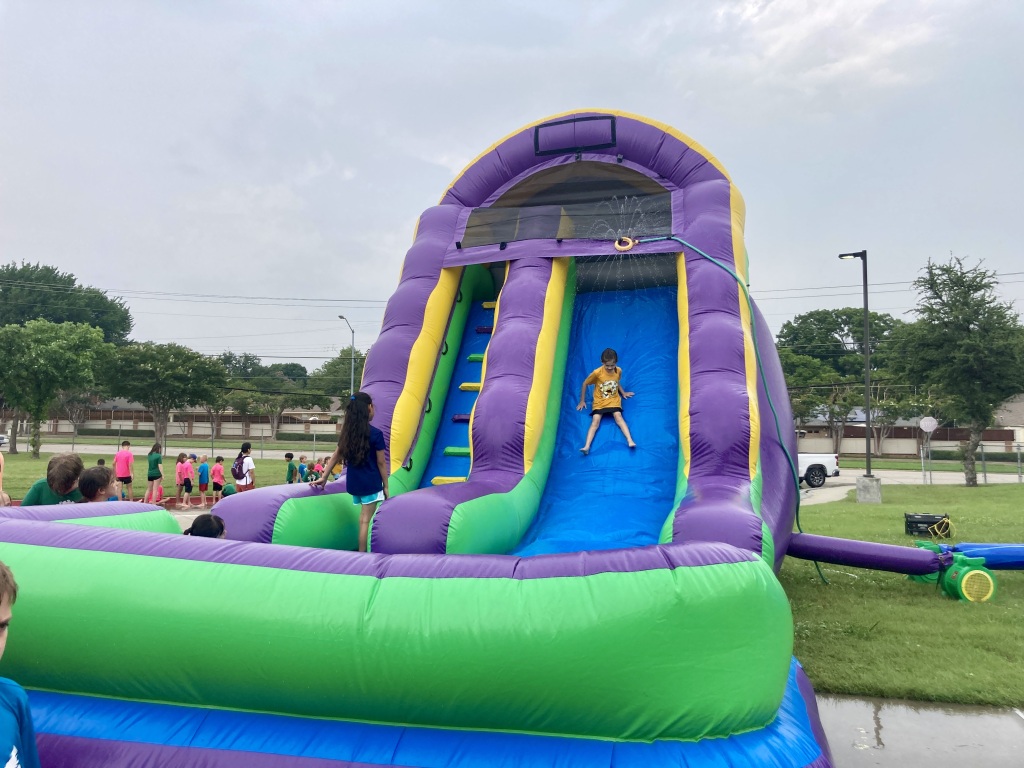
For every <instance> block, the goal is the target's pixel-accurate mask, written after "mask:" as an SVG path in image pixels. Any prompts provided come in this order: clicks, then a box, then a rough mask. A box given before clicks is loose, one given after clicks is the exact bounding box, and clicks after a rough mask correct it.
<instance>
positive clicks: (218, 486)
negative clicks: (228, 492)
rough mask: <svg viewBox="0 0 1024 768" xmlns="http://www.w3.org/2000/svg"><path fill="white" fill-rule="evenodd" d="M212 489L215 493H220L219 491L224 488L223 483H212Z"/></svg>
mask: <svg viewBox="0 0 1024 768" xmlns="http://www.w3.org/2000/svg"><path fill="white" fill-rule="evenodd" d="M204 490H205V489H204ZM213 490H214V492H216V493H220V492H221V491H223V490H224V486H223V485H222V484H221V483H214V484H213Z"/></svg>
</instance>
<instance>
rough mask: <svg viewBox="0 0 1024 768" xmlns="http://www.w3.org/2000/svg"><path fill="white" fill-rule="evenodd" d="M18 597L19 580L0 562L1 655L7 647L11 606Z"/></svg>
mask: <svg viewBox="0 0 1024 768" xmlns="http://www.w3.org/2000/svg"><path fill="white" fill-rule="evenodd" d="M17 599H18V582H16V581H15V580H14V574H13V573H11V569H10V568H8V567H7V565H6V564H5V563H2V562H0V656H3V655H4V648H6V647H7V627H8V626H9V625H10V623H11V606H12V605H14V601H15V600H17Z"/></svg>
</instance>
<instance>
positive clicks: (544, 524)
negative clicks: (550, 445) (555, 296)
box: [512, 287, 679, 556]
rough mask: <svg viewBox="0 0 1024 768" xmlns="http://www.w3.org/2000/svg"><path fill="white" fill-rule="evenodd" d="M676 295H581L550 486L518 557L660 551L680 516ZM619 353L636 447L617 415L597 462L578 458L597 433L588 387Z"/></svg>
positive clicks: (595, 454)
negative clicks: (608, 351) (673, 515)
mask: <svg viewBox="0 0 1024 768" xmlns="http://www.w3.org/2000/svg"><path fill="white" fill-rule="evenodd" d="M676 298H677V291H676V288H675V287H668V288H648V289H645V290H639V291H608V292H598V293H581V294H578V295H577V296H576V301H575V304H574V307H573V317H572V334H571V337H570V341H569V353H568V360H567V362H566V372H565V385H564V387H563V392H562V403H561V413H560V418H559V423H558V436H557V437H556V440H555V455H554V458H553V460H552V464H551V472H550V474H549V476H548V483H547V486H546V488H545V489H544V495H543V496H542V497H541V502H540V509H539V510H538V512H537V516H536V518H534V521H533V524H532V525H531V527H530V529H529V530H528V531H527V532H526V535H525V536H524V537H523V540H522V541H521V542H520V544H519V546H518V548H517V549H515V550H514V551H513V552H512V554H515V555H521V556H530V555H544V554H551V553H555V552H579V551H585V550H595V549H618V548H621V547H641V546H646V545H649V544H657V543H658V536H659V534H660V532H661V527H662V525H663V523H664V522H665V518H666V517H667V516H668V514H669V513H670V512H671V511H672V509H671V506H672V501H673V498H674V496H675V488H676V472H677V467H678V462H679V426H678V425H679V415H678V413H679V392H678V388H679V385H678V379H679V374H678V370H677V356H678V349H679V322H678V310H677V306H676ZM606 347H611V348H612V349H614V350H615V351H616V352H617V353H618V356H619V367H620V368H622V382H623V384H624V388H625V390H626V391H630V392H634V393H636V394H635V396H634V397H632V398H628V399H624V400H623V408H622V410H623V416H624V417H625V419H626V423H627V424H628V425H629V430H630V433H631V434H632V435H633V439H634V440H635V441H636V443H637V448H636V449H635V450H631V449H629V448H628V447H626V439H625V438H624V437H623V435H622V432H621V431H620V430H619V428H618V427H617V426H616V424H615V422H614V421H613V420H612V418H611V417H610V416H606V417H605V418H604V419H602V422H601V427H600V429H599V430H598V432H597V437H596V438H595V439H594V443H593V446H592V447H591V450H590V455H589V456H584V455H583V454H582V453H580V450H579V449H580V448H581V447H582V446H583V443H584V442H585V441H586V435H587V429H588V427H589V426H590V407H591V405H592V404H593V400H592V393H593V388H592V387H590V388H588V393H587V409H586V410H585V411H582V412H580V411H577V410H576V404H577V403H578V402H579V397H580V387H581V386H582V384H583V381H584V379H586V377H587V376H588V375H589V374H590V372H591V371H593V370H594V369H595V368H597V367H598V366H600V365H601V352H602V351H604V349H605V348H606Z"/></svg>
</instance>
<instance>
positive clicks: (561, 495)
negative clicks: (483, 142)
mask: <svg viewBox="0 0 1024 768" xmlns="http://www.w3.org/2000/svg"><path fill="white" fill-rule="evenodd" d="M743 225H744V204H743V199H742V197H741V196H740V193H739V191H738V190H737V189H736V187H735V185H734V184H733V183H732V181H731V179H730V178H729V175H728V174H727V173H726V171H725V169H724V168H723V167H722V165H721V164H720V163H719V162H718V161H717V160H716V159H715V158H714V157H713V156H712V155H711V154H710V153H709V152H708V151H707V150H706V149H704V148H703V147H702V146H700V145H699V144H697V143H696V142H694V141H693V140H692V139H690V138H688V137H687V136H684V135H683V134H680V133H679V132H677V131H675V130H674V129H672V128H670V127H668V126H666V125H662V124H659V123H655V122H652V121H650V120H647V119H645V118H642V117H638V116H635V115H629V114H625V113H620V112H611V111H595V112H572V113H566V114H563V115H557V116H554V117H551V118H548V119H546V120H543V121H540V122H538V123H534V124H532V125H529V126H527V127H525V128H523V129H521V130H519V131H517V132H516V133H514V134H512V135H510V136H508V137H506V138H505V139H503V140H501V141H499V142H498V143H497V144H495V145H493V146H492V147H490V148H489V149H488V150H486V151H485V152H484V153H482V154H481V155H480V156H479V157H478V158H477V159H476V160H474V161H473V162H472V163H471V164H470V165H469V166H468V167H467V168H466V170H465V171H464V172H463V173H462V174H461V175H460V176H459V177H458V178H457V179H456V180H455V181H454V182H453V183H452V184H451V186H450V187H449V188H448V190H447V191H446V192H445V194H444V196H443V197H442V199H441V201H440V203H439V204H438V205H437V206H435V207H433V208H430V209H429V210H427V211H426V212H425V213H424V214H423V215H422V217H421V218H420V221H419V225H418V228H417V233H416V236H415V239H414V242H413V245H412V247H411V248H410V250H409V252H408V255H407V256H406V259H405V262H404V264H403V267H402V274H401V279H400V282H399V285H398V288H397V290H396V291H395V293H394V295H393V296H392V298H391V300H390V301H389V303H388V306H387V310H386V314H385V318H384V324H383V328H382V331H381V333H380V336H379V338H378V340H377V342H376V343H375V344H374V345H373V348H372V349H371V351H370V353H369V355H368V357H367V361H366V366H365V372H364V378H363V383H362V389H364V390H365V391H367V392H369V393H370V394H371V396H372V397H373V400H374V404H375V411H376V415H375V423H376V424H377V426H379V427H380V428H381V429H382V430H383V431H384V434H385V437H386V438H387V445H388V461H389V464H390V472H391V474H390V478H389V487H390V490H391V498H389V499H388V500H387V501H385V502H384V503H383V504H381V506H380V508H379V509H378V511H377V513H376V515H375V516H374V518H373V522H372V527H371V535H370V549H371V551H370V552H369V553H362V554H361V553H356V552H350V551H345V550H348V549H354V548H355V545H354V536H355V522H356V515H357V510H355V509H354V507H353V506H352V504H351V500H350V497H349V496H348V495H347V494H345V493H344V489H345V483H344V479H343V478H342V479H341V480H339V481H338V482H336V483H333V484H332V485H330V486H328V489H327V490H326V491H324V492H316V491H312V490H311V489H309V488H295V487H284V486H277V487H271V488H264V489H258V490H256V491H253V492H250V493H246V494H238V495H235V496H233V497H230V498H228V499H225V500H224V501H222V502H221V503H220V504H218V506H217V513H218V514H221V515H222V516H223V517H224V518H225V520H226V522H227V527H228V532H229V535H230V536H231V537H232V539H235V540H231V541H220V540H217V541H214V540H191V539H190V538H187V537H181V536H168V535H167V534H166V533H162V532H160V531H159V530H113V529H111V528H106V527H102V525H103V524H102V523H94V524H92V525H68V524H67V521H64V522H54V521H52V520H50V521H43V520H31V519H17V518H15V517H11V518H7V519H0V542H2V543H0V558H2V559H3V560H4V561H6V562H8V563H9V564H10V565H11V566H12V568H13V569H14V570H15V573H16V574H17V576H18V578H19V581H20V582H21V583H22V593H21V596H20V597H19V601H18V605H17V606H16V623H15V625H14V626H13V627H12V637H11V641H10V642H9V644H8V655H7V657H5V658H4V660H3V666H2V668H0V671H2V672H3V674H5V675H7V676H10V677H13V678H15V679H17V680H19V682H22V683H23V684H24V685H26V686H27V687H28V688H30V699H31V703H32V708H33V713H34V715H35V718H36V723H37V727H38V730H39V732H40V736H39V742H40V748H41V751H42V753H43V755H44V758H45V759H46V760H47V761H48V762H47V764H49V765H61V766H84V765H106V766H128V765H131V766H156V765H182V766H184V765H203V766H207V765H209V766H213V765H218V766H219V765H225V766H228V765H231V766H235V765H238V766H241V765H246V766H263V765H289V766H292V765H294V766H311V767H312V766H335V765H337V766H342V765H344V766H477V765H504V766H547V765H560V766H616V767H619V768H622V767H625V766H725V765H728V766H733V767H734V768H735V767H737V766H758V768H765V767H771V766H778V767H780V768H781V767H782V766H786V767H787V768H798V767H799V768H825V767H826V766H830V765H831V764H832V763H831V757H830V754H829V750H828V746H827V744H826V741H825V738H824V735H823V732H822V730H821V726H820V723H819V721H818V716H817V709H816V705H815V701H814V694H813V691H812V690H811V686H810V684H809V683H808V681H807V678H806V677H805V676H804V674H803V671H802V669H801V668H800V665H799V664H798V663H797V662H796V660H795V659H794V658H793V656H792V640H793V625H792V617H791V614H790V609H789V604H788V601H787V599H786V595H785V594H784V592H783V590H782V588H781V586H780V584H779V582H778V580H777V578H776V572H777V570H778V568H779V567H780V565H781V562H782V559H783V557H784V555H785V553H786V551H787V547H788V545H789V541H790V537H791V534H792V527H793V522H794V514H795V510H796V507H797V494H798V484H797V481H796V476H795V475H796V472H795V467H794V466H793V457H794V456H795V443H794V433H793V429H792V419H791V414H790V410H789V403H788V396H787V393H786V389H785V385H784V381H783V376H782V372H781V368H780V366H779V362H778V357H777V355H776V352H775V349H774V345H773V341H772V337H771V334H770V332H769V330H768V328H767V326H766V325H765V323H764V321H763V319H762V317H761V315H760V313H759V312H758V310H757V308H756V306H755V305H754V303H753V302H752V301H751V300H750V297H749V295H748V293H747V281H748V264H747V254H746V250H745V247H744V240H743ZM606 348H612V349H614V350H615V351H616V353H617V356H618V365H619V366H620V367H621V368H622V371H623V373H622V385H623V388H624V389H625V390H628V391H631V392H633V393H635V394H634V396H633V397H631V398H629V399H626V400H625V401H624V417H625V419H626V421H627V422H628V424H629V428H630V430H631V432H632V436H633V438H634V439H635V441H636V443H637V447H636V448H632V449H631V448H629V447H627V445H626V441H625V439H624V437H623V435H622V434H621V433H620V431H619V430H618V429H617V428H616V426H615V425H614V424H612V423H611V420H610V419H605V423H604V424H603V425H602V426H601V428H600V430H599V431H598V434H597V438H596V440H595V442H594V444H593V446H592V449H591V451H590V453H589V455H584V454H583V453H582V452H581V451H580V450H579V449H580V447H581V446H582V445H583V443H584V440H585V434H586V431H587V428H588V426H589V424H590V420H591V417H590V414H589V412H588V411H586V410H585V411H584V412H582V413H581V412H579V411H578V410H577V404H578V402H579V399H580V390H581V386H582V384H583V382H584V380H585V379H586V377H587V375H588V374H589V373H590V371H592V370H594V369H595V368H597V367H598V366H599V365H600V360H601V354H602V352H603V350H605V349H606ZM114 506H115V507H118V508H119V509H120V508H126V507H128V506H129V505H114ZM125 511H127V509H126V510H125ZM122 527H128V526H122Z"/></svg>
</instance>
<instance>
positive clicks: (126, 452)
mask: <svg viewBox="0 0 1024 768" xmlns="http://www.w3.org/2000/svg"><path fill="white" fill-rule="evenodd" d="M114 476H115V477H116V478H117V482H118V483H120V484H121V498H122V499H123V498H125V497H126V496H127V498H128V501H135V492H134V491H133V490H132V480H133V479H134V478H135V454H133V453H132V444H131V442H129V441H128V440H125V441H124V442H123V443H121V450H120V451H118V452H117V453H116V454H114Z"/></svg>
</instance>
